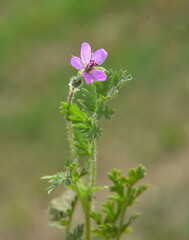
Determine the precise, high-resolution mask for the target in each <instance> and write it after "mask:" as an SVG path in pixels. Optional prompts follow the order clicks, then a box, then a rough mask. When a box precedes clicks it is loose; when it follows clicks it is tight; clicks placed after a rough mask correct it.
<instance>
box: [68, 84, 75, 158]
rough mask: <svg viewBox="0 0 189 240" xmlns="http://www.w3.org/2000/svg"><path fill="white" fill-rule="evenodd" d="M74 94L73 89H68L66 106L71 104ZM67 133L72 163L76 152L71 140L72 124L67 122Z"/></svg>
mask: <svg viewBox="0 0 189 240" xmlns="http://www.w3.org/2000/svg"><path fill="white" fill-rule="evenodd" d="M74 92H75V88H73V87H72V88H71V89H70V94H69V97H68V106H69V105H70V104H71V102H72V98H73V95H74ZM68 132H69V139H70V146H71V150H72V157H73V161H74V160H75V159H76V151H75V146H74V140H73V132H72V124H71V122H70V121H68Z"/></svg>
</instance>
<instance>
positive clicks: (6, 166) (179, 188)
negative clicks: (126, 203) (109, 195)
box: [0, 0, 189, 240]
mask: <svg viewBox="0 0 189 240" xmlns="http://www.w3.org/2000/svg"><path fill="white" fill-rule="evenodd" d="M188 11H189V1H188V0H180V1H177V0H154V1H152V0H117V1H115V0H95V1H85V0H28V1H26V0H1V1H0V104H1V109H0V111H1V115H0V138H1V153H0V158H1V159H0V208H1V210H0V240H18V239H19V240H25V239H27V240H34V239H35V240H36V239H40V240H50V239H54V240H60V239H64V234H63V232H62V230H57V229H52V228H50V227H49V226H48V221H47V216H46V214H45V210H46V209H47V207H48V205H49V204H50V201H51V199H52V198H53V197H55V196H58V195H59V194H60V193H61V192H62V191H63V188H62V189H61V190H57V191H56V192H55V193H54V194H53V195H52V196H47V193H46V192H45V188H46V187H47V184H46V182H43V181H41V180H40V177H41V176H43V175H46V174H53V173H56V172H58V171H61V170H62V169H63V168H64V163H65V160H66V158H67V157H68V156H69V148H68V143H67V137H66V124H65V121H64V120H63V119H62V117H61V115H60V113H59V104H60V101H62V100H66V99H67V94H68V82H69V78H70V76H72V75H73V74H75V73H76V70H75V69H74V68H72V67H71V66H70V55H71V54H73V55H76V56H77V55H79V52H80V45H81V43H82V42H89V43H90V44H91V46H92V48H93V50H96V49H99V48H105V49H106V51H107V52H108V53H109V56H108V58H107V60H106V62H105V63H104V67H106V68H113V69H117V70H119V69H120V68H122V69H127V70H128V72H129V73H131V74H132V75H133V78H134V80H133V81H132V82H129V84H127V85H126V86H125V87H124V88H123V89H122V90H121V92H120V94H119V95H118V96H117V98H116V99H114V101H113V102H112V104H111V105H112V107H113V108H114V109H116V110H117V111H116V115H115V116H114V118H113V119H112V120H111V121H106V122H105V121H104V122H103V126H104V132H103V136H102V138H101V139H100V141H99V142H98V178H97V182H98V183H99V184H100V185H101V183H102V182H103V183H104V184H107V183H108V178H107V173H108V172H109V170H110V169H112V168H113V167H117V168H118V169H121V170H122V171H123V172H124V173H127V171H128V169H129V168H131V167H136V166H137V165H138V164H139V163H143V164H144V165H145V166H146V167H147V173H148V175H147V177H146V179H145V183H148V184H149V185H150V188H149V190H148V191H147V192H146V193H145V194H144V195H143V196H142V197H141V199H140V202H139V204H138V205H137V206H136V207H135V210H136V211H140V212H141V213H142V216H141V218H140V219H139V220H137V222H136V223H135V224H134V225H133V233H132V234H130V235H128V236H127V237H125V238H124V237H123V239H128V240H142V239H145V240H152V239H153V240H167V239H171V240H188V239H189V191H188V184H189V174H188V169H189V148H188V147H189V125H188V123H189V67H188V62H189V31H188V29H189V14H188ZM104 198H105V196H104V195H103V193H101V192H99V193H98V195H97V199H96V205H97V208H98V207H99V203H100V201H101V200H103V199H104ZM82 220H83V217H82V215H80V214H78V215H77V221H80V222H82Z"/></svg>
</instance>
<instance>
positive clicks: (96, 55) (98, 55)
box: [92, 48, 108, 65]
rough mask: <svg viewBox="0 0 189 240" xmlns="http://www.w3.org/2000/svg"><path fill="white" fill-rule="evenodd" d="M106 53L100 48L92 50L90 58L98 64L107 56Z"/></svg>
mask: <svg viewBox="0 0 189 240" xmlns="http://www.w3.org/2000/svg"><path fill="white" fill-rule="evenodd" d="M107 56H108V53H107V52H106V51H105V50H104V49H103V48H102V49H99V50H97V51H96V52H94V54H93V56H92V60H95V61H96V63H97V64H98V65H101V64H102V63H103V62H104V61H105V59H106V58H107Z"/></svg>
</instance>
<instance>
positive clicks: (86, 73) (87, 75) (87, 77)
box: [83, 72, 93, 83]
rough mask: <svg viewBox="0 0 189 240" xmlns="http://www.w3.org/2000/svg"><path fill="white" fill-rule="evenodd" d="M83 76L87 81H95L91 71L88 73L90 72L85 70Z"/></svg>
mask: <svg viewBox="0 0 189 240" xmlns="http://www.w3.org/2000/svg"><path fill="white" fill-rule="evenodd" d="M83 77H84V78H85V80H86V83H92V82H93V79H92V77H91V74H90V73H88V72H84V73H83Z"/></svg>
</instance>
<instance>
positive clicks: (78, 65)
mask: <svg viewBox="0 0 189 240" xmlns="http://www.w3.org/2000/svg"><path fill="white" fill-rule="evenodd" d="M71 65H72V66H73V67H74V68H76V69H80V70H81V69H84V66H83V63H82V61H81V59H80V58H78V57H73V58H72V59H71Z"/></svg>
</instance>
